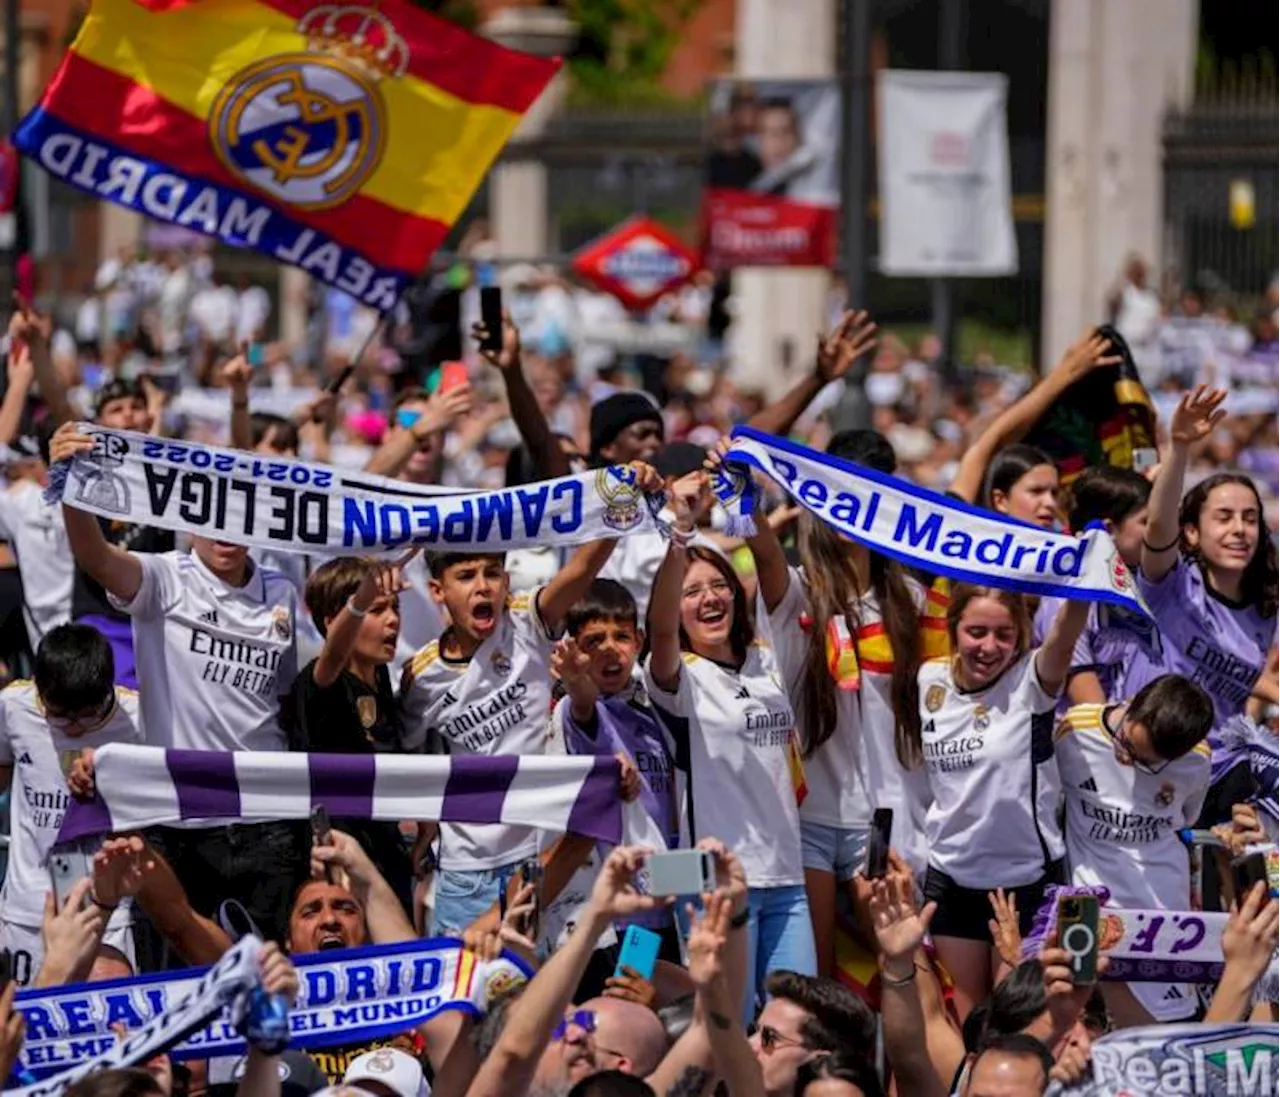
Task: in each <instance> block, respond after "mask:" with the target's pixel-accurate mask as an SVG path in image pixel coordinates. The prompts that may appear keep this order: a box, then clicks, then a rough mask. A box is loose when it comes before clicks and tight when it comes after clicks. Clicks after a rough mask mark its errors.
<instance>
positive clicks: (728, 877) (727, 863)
mask: <svg viewBox="0 0 1280 1097" xmlns="http://www.w3.org/2000/svg"><path fill="white" fill-rule="evenodd" d="M698 849H705V850H706V851H707V852H708V853H710V854H711V855H712V856H713V857H714V858H715V861H716V891H717V892H719V893H721V894H723V895H725V896H727V897H728V899H729V902H730V904H731V906H732V907H734V908H736V907H738V906H739V905H740V904H742V903H745V902H746V898H747V872H746V869H744V868H743V867H742V862H741V861H739V860H738V855H737V854H736V853H734V852H733V851H732V850H731V849H729V847H728V846H726V845H725V844H724V843H723V842H722V841H720V839H719V838H703V839H702V841H700V842H699V843H698Z"/></svg>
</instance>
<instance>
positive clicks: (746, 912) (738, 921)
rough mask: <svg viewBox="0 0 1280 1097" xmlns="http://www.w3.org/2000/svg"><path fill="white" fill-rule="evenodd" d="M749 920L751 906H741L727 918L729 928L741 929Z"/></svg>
mask: <svg viewBox="0 0 1280 1097" xmlns="http://www.w3.org/2000/svg"><path fill="white" fill-rule="evenodd" d="M749 921H751V908H750V907H743V908H742V910H741V911H740V912H739V913H737V914H735V915H734V916H733V917H732V918H730V919H729V928H730V929H741V928H742V927H743V926H745V925H746V924H747V923H748V922H749Z"/></svg>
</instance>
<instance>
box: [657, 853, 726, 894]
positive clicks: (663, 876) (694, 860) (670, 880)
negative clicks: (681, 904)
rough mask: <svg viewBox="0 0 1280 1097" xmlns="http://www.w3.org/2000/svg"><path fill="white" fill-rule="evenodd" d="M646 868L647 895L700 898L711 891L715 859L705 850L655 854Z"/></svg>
mask: <svg viewBox="0 0 1280 1097" xmlns="http://www.w3.org/2000/svg"><path fill="white" fill-rule="evenodd" d="M646 867H647V868H648V870H649V894H650V895H702V894H703V893H704V892H708V891H714V890H715V886H716V859H715V855H714V854H712V853H710V852H709V851H707V850H705V849H677V850H672V851H670V852H668V853H655V854H654V855H653V856H652V857H650V858H649V860H648V861H647V862H646Z"/></svg>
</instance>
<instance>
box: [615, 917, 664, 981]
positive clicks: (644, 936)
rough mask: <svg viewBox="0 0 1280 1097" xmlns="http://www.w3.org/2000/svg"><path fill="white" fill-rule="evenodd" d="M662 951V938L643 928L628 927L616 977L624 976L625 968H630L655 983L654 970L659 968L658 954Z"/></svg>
mask: <svg viewBox="0 0 1280 1097" xmlns="http://www.w3.org/2000/svg"><path fill="white" fill-rule="evenodd" d="M661 950H662V937H661V936H660V935H659V934H657V933H654V932H653V930H651V929H645V928H644V927H643V926H627V932H626V933H625V934H623V937H622V949H621V950H620V951H619V952H618V966H617V967H616V968H614V969H613V973H614V975H624V974H625V972H624V971H623V968H630V969H631V970H632V971H634V972H635V973H636V974H637V975H639V976H640V977H641V978H643V979H647V980H649V982H653V970H654V968H655V967H657V966H658V953H659V952H660V951H661Z"/></svg>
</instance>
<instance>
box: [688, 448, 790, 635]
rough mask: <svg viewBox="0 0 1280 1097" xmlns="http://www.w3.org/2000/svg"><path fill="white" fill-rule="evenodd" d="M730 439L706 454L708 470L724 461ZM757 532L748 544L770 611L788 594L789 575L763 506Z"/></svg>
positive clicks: (715, 468)
mask: <svg viewBox="0 0 1280 1097" xmlns="http://www.w3.org/2000/svg"><path fill="white" fill-rule="evenodd" d="M732 445H733V442H732V441H731V440H730V439H728V438H721V439H720V441H719V442H717V443H716V447H715V449H713V450H711V451H710V452H709V453H708V454H707V471H708V472H709V473H712V474H714V473H716V472H717V471H718V470H719V468H720V466H721V465H722V464H723V463H724V455H725V454H726V453H728V452H729V447H730V446H732ZM754 524H755V528H756V532H755V534H754V535H753V536H751V537H748V538H746V543H747V548H749V549H750V550H751V555H752V557H753V558H754V559H755V562H756V579H757V581H758V582H759V584H760V593H761V594H762V595H763V596H764V605H765V609H767V610H768V611H769V612H770V613H772V612H773V611H774V610H775V609H777V608H778V605H779V603H780V602H781V601H782V599H783V598H785V597H786V596H787V588H788V586H789V585H790V583H791V577H790V574H789V572H788V569H787V558H786V555H785V554H784V553H783V551H782V542H781V541H779V540H778V533H777V530H775V529H774V528H773V523H772V522H770V521H769V520H768V518H767V517H766V515H765V513H764V511H763V510H759V509H757V511H756V515H755V523H754Z"/></svg>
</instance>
